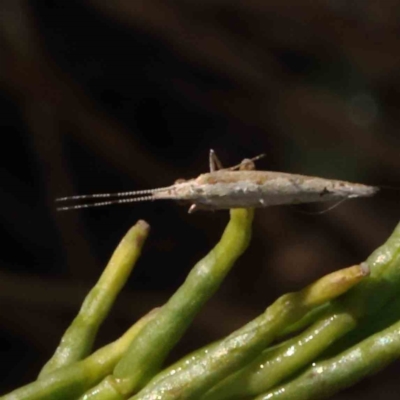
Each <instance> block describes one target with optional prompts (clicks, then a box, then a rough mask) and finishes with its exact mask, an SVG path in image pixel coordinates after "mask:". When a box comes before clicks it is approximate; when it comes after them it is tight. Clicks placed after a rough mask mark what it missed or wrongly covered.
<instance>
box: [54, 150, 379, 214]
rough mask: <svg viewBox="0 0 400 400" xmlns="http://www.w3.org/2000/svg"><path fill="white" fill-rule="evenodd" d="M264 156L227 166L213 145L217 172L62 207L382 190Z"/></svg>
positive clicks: (248, 202)
mask: <svg viewBox="0 0 400 400" xmlns="http://www.w3.org/2000/svg"><path fill="white" fill-rule="evenodd" d="M260 157H261V156H258V157H255V158H254V159H252V160H243V161H242V162H241V163H240V164H239V165H236V166H234V167H231V168H222V165H221V162H220V161H219V160H218V158H217V156H216V155H215V153H214V152H213V151H212V150H211V151H210V171H211V172H209V173H206V174H202V175H200V176H199V177H197V178H195V179H190V180H187V181H185V180H179V181H177V182H176V183H175V184H174V185H171V186H168V187H164V188H157V189H149V190H140V191H133V192H121V193H103V194H92V195H83V196H80V195H79V196H70V197H62V198H59V199H57V201H59V202H65V201H82V200H83V201H87V200H89V201H90V200H95V201H97V199H105V200H104V201H100V202H94V203H90V202H89V203H86V204H79V205H73V206H67V207H60V208H58V210H74V209H79V208H88V207H101V206H108V205H111V204H121V203H133V202H139V201H151V200H175V201H179V202H184V203H188V204H190V205H191V207H190V209H189V212H192V211H194V210H197V209H205V210H220V209H229V208H256V207H270V206H277V205H283V204H299V203H314V202H322V201H329V200H336V201H337V200H343V199H351V198H356V197H365V196H372V195H373V194H374V193H376V192H377V191H378V188H377V187H375V186H367V185H363V184H360V183H351V182H346V181H339V180H333V179H324V178H318V177H314V176H305V175H296V174H288V173H284V172H270V171H257V170H255V166H254V163H253V161H254V160H256V159H258V158H260ZM113 198H114V199H113Z"/></svg>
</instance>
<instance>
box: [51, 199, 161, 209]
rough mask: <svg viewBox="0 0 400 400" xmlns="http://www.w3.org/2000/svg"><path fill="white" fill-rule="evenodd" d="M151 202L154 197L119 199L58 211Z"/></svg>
mask: <svg viewBox="0 0 400 400" xmlns="http://www.w3.org/2000/svg"><path fill="white" fill-rule="evenodd" d="M149 200H154V197H153V196H142V197H134V198H132V199H118V200H110V201H100V202H97V203H88V204H77V205H75V206H67V207H58V208H57V211H70V210H79V209H80V208H92V207H106V206H111V205H113V204H124V203H135V202H141V201H149Z"/></svg>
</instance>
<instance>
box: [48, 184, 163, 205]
mask: <svg viewBox="0 0 400 400" xmlns="http://www.w3.org/2000/svg"><path fill="white" fill-rule="evenodd" d="M169 187H170V186H167V187H162V188H156V189H146V190H134V191H130V192H117V193H97V194H82V195H77V196H67V197H58V198H56V199H55V201H56V202H57V203H60V202H64V201H77V200H90V199H101V198H109V197H134V196H142V195H144V194H153V193H157V192H160V191H162V190H165V189H168V188H169Z"/></svg>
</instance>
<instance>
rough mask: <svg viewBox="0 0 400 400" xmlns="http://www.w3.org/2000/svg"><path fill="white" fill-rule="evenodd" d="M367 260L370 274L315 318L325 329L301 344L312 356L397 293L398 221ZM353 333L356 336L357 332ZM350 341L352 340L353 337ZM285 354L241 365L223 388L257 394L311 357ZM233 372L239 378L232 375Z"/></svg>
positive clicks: (399, 280) (399, 281) (399, 266)
mask: <svg viewBox="0 0 400 400" xmlns="http://www.w3.org/2000/svg"><path fill="white" fill-rule="evenodd" d="M367 263H368V265H369V266H370V268H371V275H370V276H369V277H368V278H367V279H365V280H363V282H361V283H360V285H357V287H355V288H354V289H353V290H351V291H349V292H348V293H347V294H346V295H345V296H344V297H343V298H341V299H338V300H336V301H332V302H331V304H330V305H329V306H328V307H327V309H326V312H325V316H323V317H321V319H320V321H319V322H317V325H318V324H320V326H325V328H326V329H324V330H322V331H321V330H319V331H318V332H317V334H316V335H315V336H314V338H313V341H312V343H310V344H309V345H308V346H306V347H305V348H303V350H305V349H306V348H308V347H310V348H311V349H312V353H313V357H317V356H318V355H320V354H321V353H322V352H323V351H325V350H326V349H327V348H328V346H329V345H330V344H331V343H334V342H335V341H337V340H339V339H340V338H342V337H343V336H344V335H346V334H347V333H348V332H350V331H351V330H353V329H354V327H355V326H356V325H357V324H358V323H359V322H360V321H363V320H364V321H365V320H366V319H368V317H369V316H371V315H374V313H376V312H377V311H378V310H381V309H382V307H383V306H384V305H386V304H387V302H388V301H389V300H390V299H391V298H392V297H394V296H395V295H396V293H397V289H396V288H398V286H399V285H400V272H399V271H400V225H398V226H397V227H396V229H395V230H394V232H393V234H392V235H391V237H390V238H389V239H388V240H387V241H386V242H385V243H384V244H383V245H382V246H381V247H380V248H378V249H377V250H376V251H374V252H373V253H372V254H371V256H370V257H369V258H368V260H367ZM371 298H373V301H371ZM386 308H387V307H386ZM396 309H397V307H394V310H392V311H391V312H390V314H394V313H395V312H396ZM386 311H387V310H384V311H381V313H383V314H385V312H386ZM370 318H372V317H370ZM370 323H371V322H370ZM367 329H368V328H367ZM369 331H370V332H371V330H369ZM354 336H355V337H356V338H357V336H358V335H356V334H355V335H354ZM358 338H359V336H358ZM350 339H351V337H350ZM299 340H301V337H300V338H299ZM343 340H344V339H343ZM345 343H346V341H345ZM347 344H349V342H347ZM352 344H354V338H353V343H352ZM299 350H300V351H299ZM284 354H285V353H284V348H283V349H282V348H280V349H279V350H277V351H276V354H275V359H274V360H272V359H270V360H269V364H268V366H269V367H268V368H264V370H257V368H256V364H253V365H250V366H249V369H244V370H243V371H241V372H238V373H237V374H235V375H233V377H232V378H227V380H229V381H230V383H231V385H229V384H228V383H227V384H226V390H227V391H228V392H232V394H234V393H235V390H236V391H239V392H240V393H242V394H246V395H257V394H259V393H261V392H263V391H266V390H268V389H269V388H270V387H272V385H275V384H277V383H279V382H280V381H282V380H284V379H287V378H288V377H289V376H290V375H291V374H292V373H293V372H295V371H296V370H298V369H300V368H301V367H304V366H305V365H307V363H308V362H310V361H311V359H312V358H310V357H308V356H307V352H306V353H304V351H301V349H300V348H299V347H297V351H296V352H295V353H294V354H293V357H291V358H287V357H286V358H285V357H284ZM236 375H239V377H240V378H239V379H234V377H235V376H236ZM223 384H224V382H221V383H220V384H219V386H221V385H223ZM213 390H214V391H218V392H219V393H223V389H222V388H220V389H218V386H217V387H216V388H213V389H212V390H211V391H210V394H209V396H212V393H213ZM214 398H218V394H214Z"/></svg>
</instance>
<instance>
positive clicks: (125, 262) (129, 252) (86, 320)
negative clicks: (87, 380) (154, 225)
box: [39, 221, 150, 378]
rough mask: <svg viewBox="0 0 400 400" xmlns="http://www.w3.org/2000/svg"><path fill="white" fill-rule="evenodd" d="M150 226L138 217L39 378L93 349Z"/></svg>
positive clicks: (138, 254)
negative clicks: (100, 328)
mask: <svg viewBox="0 0 400 400" xmlns="http://www.w3.org/2000/svg"><path fill="white" fill-rule="evenodd" d="M149 230H150V227H149V225H148V224H147V223H146V222H144V221H138V222H137V223H136V225H135V226H133V227H132V228H131V229H130V230H129V231H128V233H127V234H126V235H125V237H124V238H123V239H122V241H121V242H120V244H119V245H118V247H117V248H116V250H115V251H114V253H113V255H112V257H111V259H110V261H109V263H108V265H107V267H106V268H105V270H104V272H103V274H102V275H101V277H100V279H99V281H98V282H97V283H96V285H95V286H94V287H93V289H92V290H91V291H90V292H89V294H88V295H87V296H86V298H85V300H84V302H83V304H82V307H81V309H80V310H79V313H78V315H77V316H76V318H75V319H74V320H73V322H72V324H71V325H70V326H69V327H68V329H67V330H66V332H65V333H64V335H63V337H62V339H61V342H60V344H59V346H58V348H57V350H56V352H55V353H54V355H53V357H52V358H51V359H50V360H49V361H48V362H47V363H46V365H45V366H44V367H43V368H42V370H41V372H40V374H39V378H43V377H44V376H46V375H48V374H49V373H51V372H53V371H55V370H56V369H58V368H60V367H64V366H67V365H70V364H73V363H74V362H76V361H79V360H82V359H83V358H85V357H86V356H87V355H88V354H89V353H90V352H91V350H92V346H93V342H94V339H95V337H96V334H97V331H98V329H99V327H100V325H101V323H102V322H103V321H104V319H105V318H106V316H107V314H108V312H109V310H110V308H111V306H112V305H113V303H114V301H115V298H116V297H117V295H118V293H119V292H120V290H121V289H122V287H123V286H124V284H125V282H126V281H127V279H128V277H129V275H130V273H131V271H132V268H133V267H134V265H135V263H136V261H137V259H138V258H139V256H140V253H141V250H142V247H143V244H144V241H145V239H146V238H147V235H148V233H149Z"/></svg>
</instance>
